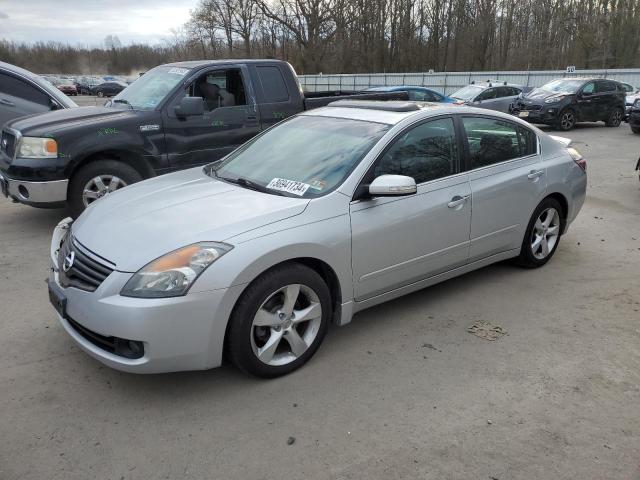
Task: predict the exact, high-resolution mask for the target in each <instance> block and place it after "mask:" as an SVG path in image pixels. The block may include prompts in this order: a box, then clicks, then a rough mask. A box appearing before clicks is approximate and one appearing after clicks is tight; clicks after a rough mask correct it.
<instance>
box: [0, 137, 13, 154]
mask: <svg viewBox="0 0 640 480" xmlns="http://www.w3.org/2000/svg"><path fill="white" fill-rule="evenodd" d="M0 149H2V151H3V152H5V153H6V154H7V156H8V157H9V158H13V155H14V154H15V152H16V137H15V135H14V134H13V133H9V132H6V131H3V132H2V140H0Z"/></svg>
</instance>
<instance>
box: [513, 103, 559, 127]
mask: <svg viewBox="0 0 640 480" xmlns="http://www.w3.org/2000/svg"><path fill="white" fill-rule="evenodd" d="M531 108H532V106H531V105H526V106H524V105H521V104H516V106H515V108H514V109H513V114H514V115H515V116H517V117H518V118H521V119H522V120H526V121H527V122H530V123H542V124H546V125H553V124H554V123H556V122H557V121H558V114H559V113H560V107H558V106H557V105H552V104H550V105H546V104H545V105H542V106H541V108H540V110H532V109H531Z"/></svg>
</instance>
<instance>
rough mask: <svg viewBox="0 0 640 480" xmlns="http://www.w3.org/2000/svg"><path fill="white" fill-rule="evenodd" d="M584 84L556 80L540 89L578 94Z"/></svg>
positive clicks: (581, 82) (574, 81) (579, 81)
mask: <svg viewBox="0 0 640 480" xmlns="http://www.w3.org/2000/svg"><path fill="white" fill-rule="evenodd" d="M583 83H584V81H583V80H554V81H553V82H549V83H545V84H544V85H543V86H542V87H540V88H541V89H542V90H547V91H548V92H562V93H576V92H577V91H578V89H579V88H580V87H581V86H582V84H583Z"/></svg>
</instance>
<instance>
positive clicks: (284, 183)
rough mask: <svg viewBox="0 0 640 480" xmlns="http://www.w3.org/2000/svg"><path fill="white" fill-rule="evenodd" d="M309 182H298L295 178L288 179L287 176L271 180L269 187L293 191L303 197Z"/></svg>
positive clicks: (288, 191) (282, 190)
mask: <svg viewBox="0 0 640 480" xmlns="http://www.w3.org/2000/svg"><path fill="white" fill-rule="evenodd" d="M310 186H311V185H309V184H308V183H302V182H296V181H294V180H287V179H286V178H274V179H273V180H271V181H270V182H269V184H268V185H267V188H270V189H271V190H280V191H281V192H287V193H292V194H294V195H298V196H299V197H301V196H302V195H304V192H306V191H307V190H308V189H309V187H310Z"/></svg>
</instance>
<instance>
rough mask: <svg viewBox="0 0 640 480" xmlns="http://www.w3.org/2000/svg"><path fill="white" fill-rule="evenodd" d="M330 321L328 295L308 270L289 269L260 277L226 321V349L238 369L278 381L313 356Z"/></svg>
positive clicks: (296, 265) (319, 278)
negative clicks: (277, 379) (281, 376)
mask: <svg viewBox="0 0 640 480" xmlns="http://www.w3.org/2000/svg"><path fill="white" fill-rule="evenodd" d="M330 318H331V296H330V294H329V289H328V287H327V285H326V284H325V282H324V280H323V279H322V277H320V275H318V274H317V273H316V272H315V271H313V270H312V269H310V268H308V267H306V266H304V265H300V264H288V265H283V266H281V267H276V268H275V269H273V270H271V271H269V272H267V273H265V274H263V275H262V276H260V277H258V278H257V279H256V280H255V281H254V282H253V283H252V284H251V285H250V286H249V287H248V288H247V290H246V291H245V292H244V293H243V295H242V297H241V298H240V300H239V301H238V304H237V305H236V308H235V309H234V312H233V314H232V316H231V319H230V325H229V332H228V336H227V347H228V348H227V349H228V353H229V357H230V359H231V361H232V362H233V363H234V364H235V365H236V366H237V367H238V368H240V369H241V370H243V371H245V372H247V373H250V374H252V375H256V376H259V377H277V376H280V375H284V374H287V373H289V372H291V371H293V370H295V369H297V368H299V367H301V366H302V365H303V364H304V363H305V362H307V360H309V359H310V358H311V357H312V356H313V354H314V353H315V352H316V350H317V349H318V347H319V346H320V343H321V342H322V340H323V338H324V335H325V333H326V330H327V326H328V323H329V319H330Z"/></svg>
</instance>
